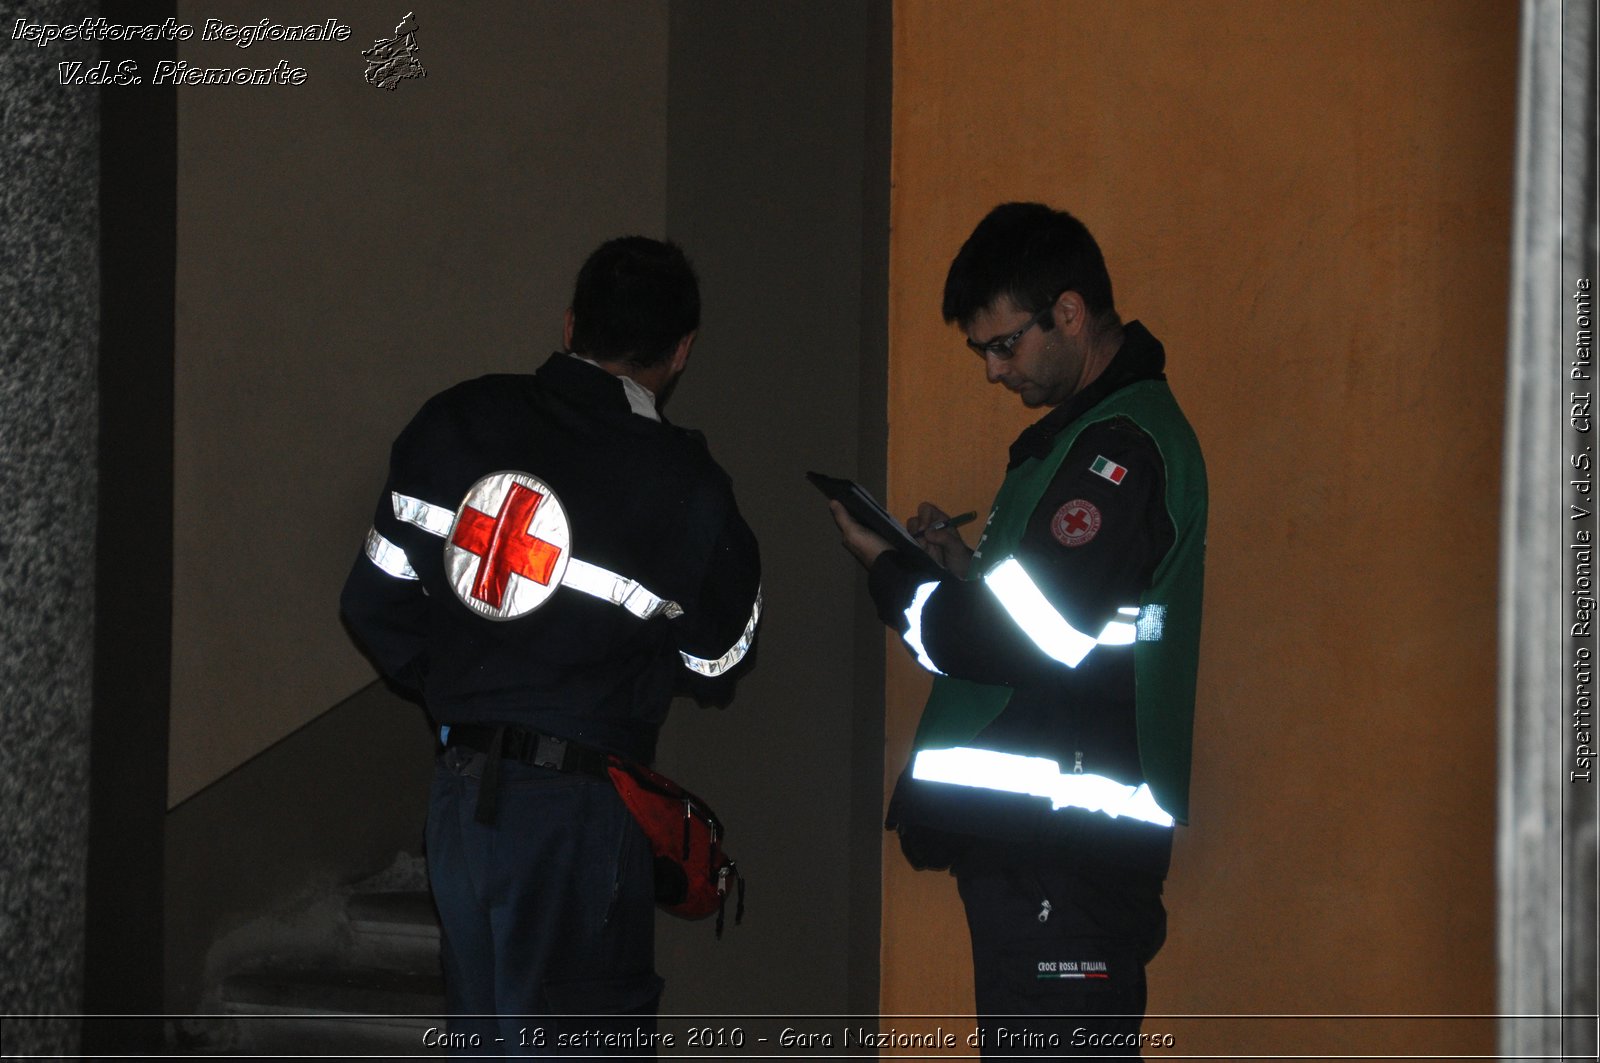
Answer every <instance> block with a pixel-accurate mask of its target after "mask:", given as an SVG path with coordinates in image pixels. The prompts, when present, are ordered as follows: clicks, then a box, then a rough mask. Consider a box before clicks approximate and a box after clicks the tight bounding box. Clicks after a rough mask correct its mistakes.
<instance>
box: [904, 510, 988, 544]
mask: <svg viewBox="0 0 1600 1063" xmlns="http://www.w3.org/2000/svg"><path fill="white" fill-rule="evenodd" d="M977 519H978V514H977V513H975V512H973V511H971V510H968V511H967V512H965V513H963V514H961V516H959V517H946V518H945V519H944V520H936V521H934V522H933V523H932V524H930V525H928V526H927V527H926V528H923V529H922V531H920V532H918V533H917V538H919V539H920V538H922V537H923V536H924V535H927V534H928V533H929V532H933V531H939V530H941V529H943V528H959V527H961V526H962V525H963V524H970V523H971V522H972V521H975V520H977Z"/></svg>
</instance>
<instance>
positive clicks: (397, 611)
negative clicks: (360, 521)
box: [339, 442, 428, 693]
mask: <svg viewBox="0 0 1600 1063" xmlns="http://www.w3.org/2000/svg"><path fill="white" fill-rule="evenodd" d="M400 450H401V448H400V444H399V443H398V442H397V443H396V445H395V451H394V453H395V457H394V458H391V463H390V473H389V480H388V482H387V483H386V484H385V486H384V491H383V494H382V496H380V497H379V499H378V505H377V508H376V510H375V511H374V513H373V517H372V526H371V528H369V529H368V531H367V534H366V537H365V540H364V542H363V544H362V548H361V552H360V553H359V554H357V556H356V559H355V563H354V564H353V565H352V566H351V568H350V574H349V576H347V577H346V578H345V583H344V590H343V592H342V593H341V594H340V596H339V611H340V613H341V615H342V616H343V617H344V620H345V623H346V624H347V625H348V626H349V628H350V632H351V634H352V635H353V636H354V637H355V640H356V643H357V644H358V645H359V646H360V647H361V649H362V650H363V651H365V652H366V654H367V656H368V657H369V658H371V660H372V662H373V663H374V664H375V665H376V666H377V667H378V670H379V671H380V672H382V673H383V674H384V675H385V676H387V677H389V678H390V679H391V680H393V681H394V682H396V683H398V684H399V685H400V686H401V687H403V688H405V689H408V690H411V691H414V692H417V693H420V692H421V690H422V684H423V678H424V675H425V672H426V654H425V652H424V650H425V648H426V645H427V635H428V600H427V592H426V591H425V590H424V589H423V586H422V581H421V580H420V579H419V578H418V574H417V568H416V565H415V564H414V563H413V561H414V557H413V554H414V553H415V552H416V551H417V550H419V549H421V548H424V547H425V546H426V545H427V544H426V543H425V542H424V541H422V540H421V539H420V538H419V536H418V535H417V534H416V529H414V528H410V527H408V526H406V525H405V524H403V523H402V522H401V521H400V520H399V519H398V517H396V515H395V507H394V502H393V499H394V497H395V483H396V476H395V465H396V459H397V458H398V455H399V453H400Z"/></svg>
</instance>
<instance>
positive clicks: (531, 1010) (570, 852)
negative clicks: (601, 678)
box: [427, 748, 662, 1055]
mask: <svg viewBox="0 0 1600 1063" xmlns="http://www.w3.org/2000/svg"><path fill="white" fill-rule="evenodd" d="M483 762H484V756H483V754H481V753H474V752H472V751H471V750H467V749H463V748H450V749H446V750H445V751H444V752H443V753H442V754H441V755H440V757H439V759H438V762H437V765H436V768H435V772H434V781H433V793H432V800H431V802H430V804H429V808H428V834H427V844H428V877H429V879H430V881H431V883H432V886H433V895H434V900H435V903H436V904H437V905H438V908H439V920H440V923H441V926H442V928H443V941H442V945H443V958H444V976H445V996H446V1004H447V1007H448V1010H449V1012H450V1016H451V1017H450V1022H449V1031H450V1034H451V1035H452V1043H453V1044H455V1045H456V1046H458V1047H462V1046H463V1042H467V1043H468V1045H470V1047H473V1048H475V1049H476V1050H477V1051H481V1052H485V1053H489V1054H495V1055H515V1054H523V1053H525V1054H529V1055H545V1054H556V1053H558V1052H559V1051H560V1050H562V1049H563V1048H565V1049H567V1050H569V1051H571V1052H574V1053H582V1054H589V1055H594V1054H601V1053H604V1052H607V1051H620V1052H622V1053H624V1054H646V1055H648V1054H653V1052H652V1050H650V1049H649V1048H646V1050H645V1051H643V1052H640V1051H638V1046H640V1045H641V1044H647V1043H648V1036H647V1035H650V1034H653V1033H654V1031H655V1012H656V1007H657V1003H658V1002H659V1000H660V996H661V987H662V982H661V979H660V978H659V977H658V976H657V975H656V972H655V885H654V878H653V866H652V858H651V855H650V847H649V842H648V841H647V840H646V839H645V837H644V834H643V832H642V831H641V830H640V829H639V826H638V824H637V823H635V822H634V820H633V817H632V815H631V814H629V812H628V810H627V808H626V807H624V805H623V804H622V801H621V799H620V798H618V797H617V794H616V791H615V790H614V789H613V788H612V786H611V783H610V782H609V781H608V780H606V779H602V778H598V777H596V776H592V775H583V774H578V773H562V772H557V771H552V770H550V769H548V768H538V767H533V766H531V765H526V764H522V763H520V762H518V761H513V760H506V761H502V763H501V775H500V786H501V791H500V806H499V814H498V817H497V819H496V822H495V823H494V824H493V825H490V826H485V825H483V824H480V823H478V822H476V820H475V819H474V813H475V811H476V808H477V802H478V781H479V775H480V774H481V772H482V767H483ZM555 1016H568V1017H569V1018H566V1019H560V1020H556V1019H554V1018H553V1017H555Z"/></svg>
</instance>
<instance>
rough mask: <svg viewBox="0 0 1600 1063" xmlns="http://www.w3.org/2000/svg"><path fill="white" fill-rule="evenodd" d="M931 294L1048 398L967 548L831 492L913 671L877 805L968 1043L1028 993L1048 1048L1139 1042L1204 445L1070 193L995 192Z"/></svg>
mask: <svg viewBox="0 0 1600 1063" xmlns="http://www.w3.org/2000/svg"><path fill="white" fill-rule="evenodd" d="M943 313H944V317H945V320H946V321H947V322H949V323H953V324H955V325H956V326H957V327H958V328H960V329H961V331H962V332H963V333H965V334H966V342H967V346H968V347H969V348H970V349H971V350H972V351H973V352H974V353H975V354H977V355H978V357H979V358H981V359H982V360H983V363H984V368H985V372H986V375H987V379H988V380H989V382H991V383H998V384H1002V385H1004V386H1005V387H1006V388H1007V389H1008V390H1010V391H1013V392H1015V393H1016V394H1017V396H1018V397H1019V398H1021V400H1022V402H1023V403H1024V404H1025V405H1026V406H1028V407H1030V408H1038V409H1044V410H1046V411H1047V412H1046V413H1045V414H1044V416H1043V417H1042V418H1041V419H1040V420H1039V421H1037V422H1036V423H1034V424H1033V425H1032V426H1030V427H1029V428H1028V429H1027V430H1026V431H1024V432H1023V433H1022V435H1021V436H1020V437H1018V439H1017V440H1016V442H1014V443H1013V444H1012V446H1011V451H1010V460H1009V462H1008V465H1007V472H1006V478H1005V481H1004V484H1003V486H1002V487H1001V489H1000V493H999V495H998V496H997V497H996V499H995V502H994V507H993V510H992V511H991V513H990V515H989V520H988V523H987V525H986V527H985V529H984V532H983V536H982V538H981V539H980V541H979V543H978V547H977V549H976V550H972V549H969V548H968V547H967V546H966V545H965V543H964V542H963V541H962V539H961V536H960V534H959V533H958V532H957V531H956V530H955V529H954V528H952V527H948V526H945V524H944V522H945V521H946V520H947V519H948V518H947V517H946V515H945V513H944V512H943V511H942V510H941V509H939V508H938V507H936V506H934V505H932V504H930V503H926V502H925V503H923V504H922V505H921V506H920V507H919V508H918V511H917V514H916V515H915V516H914V517H912V518H911V519H910V520H908V521H907V522H906V527H907V529H908V530H909V531H910V532H911V533H912V534H913V535H914V536H916V537H918V538H919V539H921V540H922V541H923V542H924V543H925V544H926V550H927V553H928V555H929V557H931V558H932V562H930V561H929V560H928V559H927V558H923V557H920V556H911V554H910V553H909V552H908V551H901V550H896V549H893V548H891V546H890V544H889V543H888V542H887V541H886V540H884V539H883V538H881V537H879V536H878V535H876V534H875V533H873V532H871V531H869V530H868V529H866V528H865V527H863V526H862V525H860V524H858V523H856V522H855V521H854V520H852V519H851V518H850V516H849V515H848V514H847V513H846V512H845V511H844V509H843V507H842V506H840V505H839V504H838V503H833V505H832V509H833V513H834V518H835V520H836V521H837V522H838V524H839V527H840V530H841V532H842V533H843V537H844V543H845V546H846V547H847V549H849V550H850V552H851V553H852V554H854V555H855V557H856V558H857V559H858V560H859V561H860V562H861V564H862V565H863V566H865V567H866V568H867V569H868V571H869V579H868V586H869V589H870V591H871V594H872V596H873V599H874V601H875V602H876V604H877V606H878V612H879V615H880V616H881V617H882V618H883V620H884V622H885V623H887V624H888V625H890V626H891V627H893V628H895V629H896V630H898V631H899V632H900V633H901V635H902V637H903V638H904V640H905V642H906V643H907V645H908V647H909V648H910V650H911V651H912V652H913V653H914V654H915V655H916V657H917V660H918V662H919V663H920V664H921V665H922V666H923V667H925V668H927V669H928V670H930V671H932V672H934V673H936V677H935V679H934V687H933V692H932V694H931V695H930V697H929V700H928V704H927V706H926V708H925V709H924V711H923V716H922V720H921V723H920V724H919V727H918V731H917V735H916V739H915V741H914V749H913V756H912V762H911V764H910V765H909V766H908V768H907V771H906V773H905V774H904V775H903V776H902V778H901V780H900V784H899V785H898V786H897V788H896V793H895V797H894V799H893V800H892V802H891V806H890V825H891V826H893V827H895V828H897V829H898V830H899V832H900V836H901V843H902V848H903V849H904V851H905V853H906V855H907V857H908V858H909V859H910V860H911V862H912V863H913V864H914V865H915V866H918V867H949V868H951V870H952V871H953V873H954V874H955V876H956V880H957V884H958V887H959V889H960V893H961V898H962V902H963V904H964V906H965V909H966V913H967V921H968V928H969V930H970V932H971V938H972V952H973V964H974V980H975V984H976V991H977V1010H978V1013H979V1016H980V1027H981V1029H982V1031H983V1033H984V1037H985V1040H984V1050H985V1052H986V1053H994V1054H1010V1053H1013V1052H1015V1051H1017V1050H1018V1046H1017V1045H1016V1044H998V1043H996V1040H997V1035H998V1027H997V1024H996V1023H995V1022H993V1021H991V1020H990V1018H989V1017H992V1016H1016V1015H1051V1016H1062V1017H1063V1018H1060V1019H1056V1020H1048V1021H1043V1020H1041V1021H1035V1022H1034V1023H1033V1024H1031V1025H1030V1024H1028V1023H1026V1022H1022V1021H1019V1020H1011V1021H1009V1023H1004V1024H1000V1025H1007V1026H1009V1027H1010V1028H1011V1029H1012V1030H1013V1031H1015V1030H1016V1029H1019V1028H1023V1027H1026V1028H1027V1029H1028V1031H1029V1032H1033V1033H1040V1034H1041V1035H1043V1042H1044V1045H1047V1046H1048V1050H1049V1051H1050V1052H1052V1053H1055V1054H1059V1053H1062V1052H1066V1053H1069V1054H1071V1053H1073V1052H1076V1051H1081V1052H1084V1053H1087V1054H1091V1055H1096V1054H1097V1055H1106V1054H1116V1053H1120V1052H1123V1051H1125V1050H1126V1051H1128V1052H1129V1054H1132V1055H1138V1045H1139V1043H1140V1037H1139V1029H1140V1024H1141V1019H1142V1016H1143V1013H1144V1010H1145V998H1146V994H1145V978H1144V968H1145V965H1146V964H1147V963H1149V961H1150V960H1151V958H1152V957H1153V956H1154V955H1155V953H1156V951H1157V950H1158V949H1159V948H1160V946H1161V944H1162V942H1163V940H1164V939H1165V934H1166V913H1165V909H1164V907H1163V906H1162V903H1161V891H1162V883H1163V881H1164V879H1165V877H1166V873H1167V867H1168V863H1169V859H1170V855H1171V848H1172V828H1173V825H1174V823H1175V822H1187V815H1188V807H1187V806H1188V780H1189V752H1190V740H1191V729H1192V719H1193V709H1194V687H1195V671H1196V663H1197V656H1198V647H1199V624H1200V592H1201V578H1202V565H1203V554H1204V547H1205V518H1206V484H1205V467H1204V463H1203V461H1202V459H1201V456H1200V449H1199V445H1198V443H1197V442H1196V440H1195V437H1194V433H1193V431H1192V430H1191V429H1190V427H1189V424H1188V422H1187V421H1186V420H1185V419H1184V416H1183V414H1182V412H1181V411H1180V410H1179V409H1178V406H1177V404H1176V402H1175V401H1174V400H1173V397H1172V394H1171V392H1170V391H1169V390H1168V388H1167V385H1166V382H1165V377H1164V374H1163V367H1164V364H1165V354H1164V351H1163V349H1162V346H1161V344H1160V343H1159V342H1158V341H1157V340H1156V339H1155V338H1154V337H1153V336H1152V335H1151V334H1150V333H1149V331H1147V330H1146V329H1145V328H1144V326H1142V325H1141V324H1139V323H1138V322H1130V323H1127V324H1124V323H1123V322H1122V321H1121V319H1120V317H1119V316H1118V314H1117V311H1116V308H1115V303H1114V301H1113V298H1112V288H1111V279H1110V276H1109V274H1108V273H1107V270H1106V267H1105V262H1104V259H1103V257H1102V255H1101V252H1100V249H1099V247H1098V246H1097V245H1096V243H1095V241H1094V238H1093V237H1092V236H1091V235H1090V234H1089V231H1088V230H1087V229H1086V228H1085V227H1084V226H1083V224H1082V223H1081V222H1079V221H1078V220H1077V219H1076V218H1073V217H1072V216H1071V215H1069V214H1066V213H1064V212H1061V211H1055V210H1051V209H1050V208H1048V207H1045V206H1042V205H1039V204H1029V203H1008V204H1004V205H1002V206H1000V207H997V208H995V209H994V210H993V211H992V212H990V214H989V215H988V216H987V217H986V218H984V219H983V221H982V222H981V223H980V224H979V225H978V227H977V228H976V230H974V232H973V233H972V235H971V236H970V237H969V238H968V240H967V241H966V243H965V244H964V245H963V246H962V248H961V250H960V252H959V253H958V254H957V255H956V258H955V260H954V262H953V263H952V264H951V266H950V271H949V275H948V277H947V279H946V282H945V290H944V300H943ZM1051 1034H1054V1035H1055V1036H1054V1038H1053V1042H1052V1040H1051V1038H1050V1035H1051ZM1035 1046H1037V1045H1035ZM1024 1047H1026V1046H1024Z"/></svg>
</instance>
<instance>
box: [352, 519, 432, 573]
mask: <svg viewBox="0 0 1600 1063" xmlns="http://www.w3.org/2000/svg"><path fill="white" fill-rule="evenodd" d="M346 556H349V555H346ZM367 558H368V559H369V560H371V562H372V563H373V564H374V565H377V566H378V567H379V568H381V569H383V570H384V571H385V572H387V573H388V574H389V575H391V576H393V577H395V578H396V579H416V578H417V570H416V569H414V568H412V567H411V559H410V558H408V557H406V552H405V551H404V550H402V549H400V548H399V547H398V546H396V545H395V544H394V543H391V542H390V541H389V540H388V539H385V538H384V537H383V536H381V535H379V534H378V529H377V528H373V529H371V530H370V531H368V532H367Z"/></svg>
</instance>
